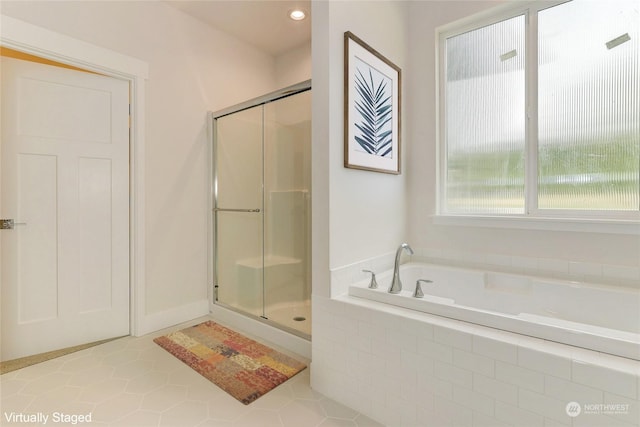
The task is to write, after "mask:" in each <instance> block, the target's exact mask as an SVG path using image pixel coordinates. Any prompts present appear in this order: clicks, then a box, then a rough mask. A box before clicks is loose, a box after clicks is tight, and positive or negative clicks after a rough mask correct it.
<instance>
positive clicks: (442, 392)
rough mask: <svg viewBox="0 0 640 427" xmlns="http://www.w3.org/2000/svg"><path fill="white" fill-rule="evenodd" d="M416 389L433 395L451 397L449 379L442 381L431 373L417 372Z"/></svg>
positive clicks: (451, 387)
mask: <svg viewBox="0 0 640 427" xmlns="http://www.w3.org/2000/svg"><path fill="white" fill-rule="evenodd" d="M417 377H418V390H421V391H425V392H429V393H432V394H434V395H435V396H442V397H446V398H447V399H453V385H452V384H451V383H450V382H449V381H444V380H441V379H439V378H436V377H435V376H432V375H422V374H420V373H418V375H417Z"/></svg>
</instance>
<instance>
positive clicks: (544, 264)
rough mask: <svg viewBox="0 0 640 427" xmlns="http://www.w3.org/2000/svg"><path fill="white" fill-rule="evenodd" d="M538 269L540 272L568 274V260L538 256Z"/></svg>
mask: <svg viewBox="0 0 640 427" xmlns="http://www.w3.org/2000/svg"><path fill="white" fill-rule="evenodd" d="M538 271H539V272H540V273H542V274H544V273H556V274H557V273H562V274H569V261H567V260H563V259H557V258H538Z"/></svg>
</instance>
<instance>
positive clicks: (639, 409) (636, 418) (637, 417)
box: [604, 393, 640, 425]
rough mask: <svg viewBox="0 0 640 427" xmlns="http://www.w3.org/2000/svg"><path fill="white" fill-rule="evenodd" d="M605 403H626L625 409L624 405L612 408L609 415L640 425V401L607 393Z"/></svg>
mask: <svg viewBox="0 0 640 427" xmlns="http://www.w3.org/2000/svg"><path fill="white" fill-rule="evenodd" d="M604 403H605V404H610V405H626V408H624V409H623V408H622V407H617V408H612V409H610V410H609V413H608V414H607V415H609V416H610V417H613V418H616V419H618V420H620V421H624V422H626V423H630V424H637V425H640V401H638V400H636V399H629V398H626V397H623V396H618V395H616V394H612V393H605V394H604Z"/></svg>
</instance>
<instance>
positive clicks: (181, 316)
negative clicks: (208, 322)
mask: <svg viewBox="0 0 640 427" xmlns="http://www.w3.org/2000/svg"><path fill="white" fill-rule="evenodd" d="M208 314H209V301H208V300H206V299H205V300H202V301H196V302H194V303H191V304H185V305H182V306H180V307H176V308H172V309H170V310H165V311H161V312H159V313H153V314H146V315H143V316H141V317H140V320H139V323H138V325H137V328H136V331H135V336H142V335H146V334H150V333H152V332H156V331H159V330H160V329H164V328H168V327H170V326H174V325H177V324H180V323H183V322H187V321H189V320H192V319H195V318H197V317H200V316H206V315H208Z"/></svg>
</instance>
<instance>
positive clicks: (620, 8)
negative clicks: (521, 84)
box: [538, 0, 640, 211]
mask: <svg viewBox="0 0 640 427" xmlns="http://www.w3.org/2000/svg"><path fill="white" fill-rule="evenodd" d="M638 5H639V3H638V2H637V1H624V0H618V1H610V2H604V1H579V0H576V1H573V2H569V3H564V4H561V5H559V6H556V7H552V8H549V9H545V10H542V11H540V12H539V14H538V121H539V122H538V123H539V124H538V153H539V154H538V207H539V208H541V209H577V210H619V211H620V210H622V211H624V210H636V211H637V210H638V208H639V204H640V201H639V197H640V186H639V179H640V72H639V69H640V66H639V63H640V43H638V36H639V34H638V27H639V25H640V18H639V17H638Z"/></svg>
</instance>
